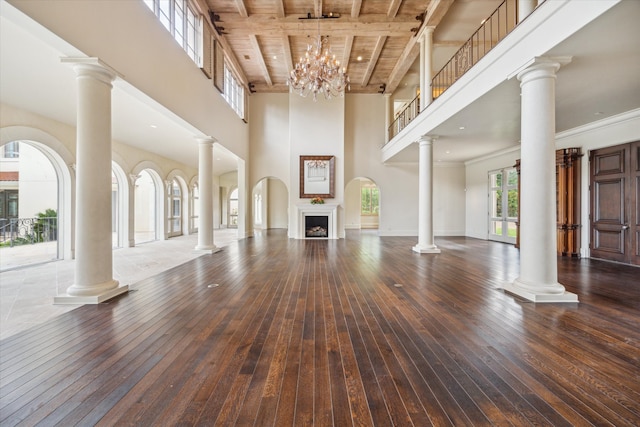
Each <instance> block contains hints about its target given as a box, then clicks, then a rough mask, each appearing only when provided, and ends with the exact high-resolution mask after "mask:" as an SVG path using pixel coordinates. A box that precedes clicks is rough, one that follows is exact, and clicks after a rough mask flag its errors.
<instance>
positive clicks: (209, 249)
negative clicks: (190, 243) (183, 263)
mask: <svg viewBox="0 0 640 427" xmlns="http://www.w3.org/2000/svg"><path fill="white" fill-rule="evenodd" d="M193 251H194V252H198V253H203V254H215V253H216V252H220V251H221V249H220V248H219V247H217V246H216V245H202V246H201V245H197V246H196V247H195V248H194V249H193Z"/></svg>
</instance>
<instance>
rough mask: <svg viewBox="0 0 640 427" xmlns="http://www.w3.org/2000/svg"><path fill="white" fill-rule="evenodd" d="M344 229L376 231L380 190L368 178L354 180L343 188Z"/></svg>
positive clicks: (378, 222)
mask: <svg viewBox="0 0 640 427" xmlns="http://www.w3.org/2000/svg"><path fill="white" fill-rule="evenodd" d="M344 204H345V214H344V215H345V229H356V230H363V229H378V227H379V224H380V189H379V188H378V186H377V185H376V183H375V182H374V181H372V180H370V179H368V178H363V177H360V178H355V179H353V180H352V181H350V182H349V183H348V184H347V186H346V187H345V192H344Z"/></svg>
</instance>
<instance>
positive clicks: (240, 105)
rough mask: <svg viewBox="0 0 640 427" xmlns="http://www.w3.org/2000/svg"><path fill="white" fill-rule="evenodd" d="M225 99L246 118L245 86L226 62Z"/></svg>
mask: <svg viewBox="0 0 640 427" xmlns="http://www.w3.org/2000/svg"><path fill="white" fill-rule="evenodd" d="M223 96H224V99H225V100H226V101H227V102H228V103H229V105H230V106H231V108H233V110H234V111H235V112H236V113H237V114H238V116H240V118H241V119H244V118H245V117H244V88H243V87H242V85H241V84H239V83H238V80H237V79H236V77H235V76H234V74H233V71H231V69H230V68H229V67H228V66H227V64H226V63H225V64H224V94H223Z"/></svg>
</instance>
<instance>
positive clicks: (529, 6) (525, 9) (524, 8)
mask: <svg viewBox="0 0 640 427" xmlns="http://www.w3.org/2000/svg"><path fill="white" fill-rule="evenodd" d="M537 5H538V0H518V22H521V21H522V20H523V19H524V18H526V17H527V16H529V15H530V14H531V12H533V10H534V9H535V8H536V6H537Z"/></svg>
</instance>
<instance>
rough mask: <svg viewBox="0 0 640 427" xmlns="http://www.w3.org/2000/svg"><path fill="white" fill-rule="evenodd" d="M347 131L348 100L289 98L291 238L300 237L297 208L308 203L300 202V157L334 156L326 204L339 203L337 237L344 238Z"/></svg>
mask: <svg viewBox="0 0 640 427" xmlns="http://www.w3.org/2000/svg"><path fill="white" fill-rule="evenodd" d="M344 127H345V98H343V97H337V98H333V99H331V100H325V99H324V97H322V96H319V97H318V100H317V101H314V100H313V99H312V98H311V97H307V98H303V97H301V96H299V95H297V94H289V141H290V144H289V153H290V158H289V170H290V172H289V176H290V177H291V181H290V183H291V185H290V186H289V236H290V237H294V238H302V237H303V236H298V210H297V205H298V204H304V203H309V199H308V198H300V156H335V177H334V197H333V198H332V199H327V203H337V204H339V205H341V207H339V208H338V226H337V230H338V237H339V238H341V237H344V225H343V224H344V223H343V221H344V220H343V216H344V213H343V212H342V210H343V207H342V205H343V202H344V182H345V180H344V165H345V157H344V134H345V132H344Z"/></svg>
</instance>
